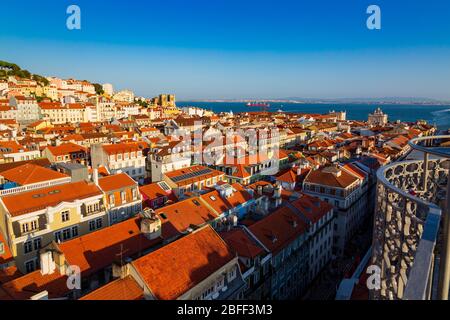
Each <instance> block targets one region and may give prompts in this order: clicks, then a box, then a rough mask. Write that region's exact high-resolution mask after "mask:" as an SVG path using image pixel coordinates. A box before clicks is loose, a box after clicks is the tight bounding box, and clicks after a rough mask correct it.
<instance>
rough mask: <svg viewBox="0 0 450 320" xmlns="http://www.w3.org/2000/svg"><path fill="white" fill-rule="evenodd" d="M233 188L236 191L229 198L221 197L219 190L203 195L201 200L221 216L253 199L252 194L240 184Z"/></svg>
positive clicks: (234, 185)
mask: <svg viewBox="0 0 450 320" xmlns="http://www.w3.org/2000/svg"><path fill="white" fill-rule="evenodd" d="M232 188H233V189H234V190H233V194H232V195H230V196H229V197H227V198H225V197H221V196H220V193H219V192H218V191H217V190H214V191H211V192H208V193H205V194H202V195H201V196H200V198H201V199H202V200H203V201H205V202H206V203H208V204H209V205H210V206H211V207H212V208H213V209H214V210H215V211H216V212H218V213H219V214H221V213H223V212H225V211H228V210H230V209H232V208H236V207H237V206H239V205H242V204H244V203H246V202H247V201H249V200H251V199H252V196H251V194H250V193H248V192H247V191H246V190H245V189H244V188H243V187H242V185H240V184H239V183H235V184H233V185H232Z"/></svg>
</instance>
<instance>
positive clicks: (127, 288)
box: [80, 276, 144, 300]
mask: <svg viewBox="0 0 450 320" xmlns="http://www.w3.org/2000/svg"><path fill="white" fill-rule="evenodd" d="M143 298H144V290H143V288H141V287H140V286H139V285H138V284H137V282H136V281H135V280H134V279H133V278H132V277H131V276H127V277H125V278H123V279H120V278H119V279H117V280H114V281H112V282H110V283H108V284H107V285H105V286H103V287H101V288H99V289H97V290H95V291H93V292H91V293H89V294H87V295H85V296H84V297H82V298H81V299H80V300H142V299H143Z"/></svg>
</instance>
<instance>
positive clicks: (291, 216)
mask: <svg viewBox="0 0 450 320" xmlns="http://www.w3.org/2000/svg"><path fill="white" fill-rule="evenodd" d="M306 227H307V226H306V223H305V222H304V221H303V220H302V219H301V218H300V217H299V216H298V215H297V214H296V213H294V212H293V211H292V210H291V209H290V208H288V207H281V208H279V209H278V210H276V211H275V212H274V213H272V214H269V215H268V216H266V217H264V218H263V219H261V220H259V221H257V222H255V223H254V224H252V225H251V226H249V230H250V231H251V232H252V233H253V234H254V235H255V236H256V237H257V238H258V239H259V240H260V241H261V242H262V243H263V244H264V245H265V246H266V247H267V248H268V249H269V250H270V251H271V252H272V253H273V254H277V253H278V252H279V251H280V250H282V249H283V248H284V247H286V246H287V245H289V244H290V243H291V242H292V241H294V240H295V239H296V238H298V237H299V236H300V235H301V234H303V233H305V232H306Z"/></svg>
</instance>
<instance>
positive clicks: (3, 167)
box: [0, 158, 51, 173]
mask: <svg viewBox="0 0 450 320" xmlns="http://www.w3.org/2000/svg"><path fill="white" fill-rule="evenodd" d="M27 163H32V164H36V165H38V166H41V167H49V166H50V164H51V163H50V161H49V160H48V159H47V158H41V159H34V160H25V161H17V162H9V163H2V164H0V173H2V172H5V171H7V170H10V169H14V168H17V167H20V166H23V165H24V164H27Z"/></svg>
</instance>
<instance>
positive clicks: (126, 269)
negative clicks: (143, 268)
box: [112, 262, 130, 279]
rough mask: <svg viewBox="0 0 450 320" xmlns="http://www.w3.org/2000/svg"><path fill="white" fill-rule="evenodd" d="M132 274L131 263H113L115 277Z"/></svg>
mask: <svg viewBox="0 0 450 320" xmlns="http://www.w3.org/2000/svg"><path fill="white" fill-rule="evenodd" d="M129 275H130V264H129V263H127V262H114V263H113V265H112V276H113V278H114V279H117V278H120V279H123V278H126V277H127V276H129Z"/></svg>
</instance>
